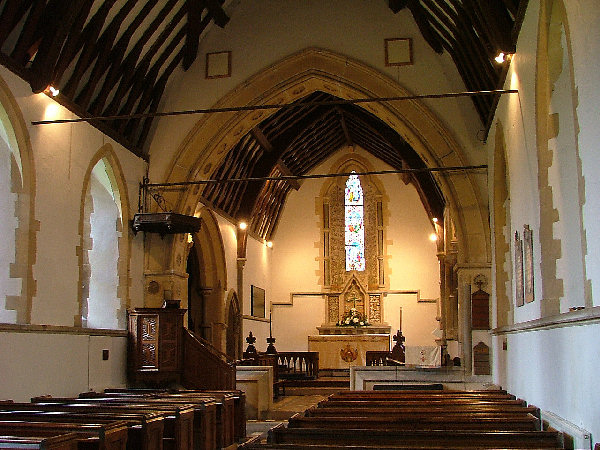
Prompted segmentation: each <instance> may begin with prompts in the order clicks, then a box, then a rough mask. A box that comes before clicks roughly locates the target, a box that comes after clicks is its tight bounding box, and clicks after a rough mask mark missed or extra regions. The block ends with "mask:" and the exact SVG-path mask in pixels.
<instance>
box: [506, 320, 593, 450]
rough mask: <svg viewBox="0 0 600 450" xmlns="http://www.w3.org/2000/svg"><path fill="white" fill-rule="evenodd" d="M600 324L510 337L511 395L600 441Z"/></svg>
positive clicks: (508, 356)
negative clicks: (599, 386) (599, 379)
mask: <svg viewBox="0 0 600 450" xmlns="http://www.w3.org/2000/svg"><path fill="white" fill-rule="evenodd" d="M599 335H600V325H599V324H595V325H588V326H571V327H564V328H555V329H551V330H539V331H534V332H524V333H516V334H511V335H508V350H507V352H508V355H507V360H508V361H507V364H508V379H507V386H506V388H507V389H508V390H509V392H510V393H512V394H514V395H516V396H517V397H519V398H523V399H525V400H527V402H528V403H531V404H533V405H535V406H537V407H539V408H541V409H543V410H545V411H550V412H552V413H554V414H556V415H558V416H560V417H562V418H563V419H566V420H568V421H569V422H571V423H573V424H575V425H577V426H579V427H581V428H584V429H586V430H588V431H589V432H591V433H592V437H593V438H594V441H595V442H599V441H600V439H599V438H598V437H599V436H600V408H598V404H599V402H600V392H598V389H597V388H596V380H597V373H598V367H597V366H598V364H597V363H598V360H600V348H599V347H598V345H597V339H598V336H599Z"/></svg>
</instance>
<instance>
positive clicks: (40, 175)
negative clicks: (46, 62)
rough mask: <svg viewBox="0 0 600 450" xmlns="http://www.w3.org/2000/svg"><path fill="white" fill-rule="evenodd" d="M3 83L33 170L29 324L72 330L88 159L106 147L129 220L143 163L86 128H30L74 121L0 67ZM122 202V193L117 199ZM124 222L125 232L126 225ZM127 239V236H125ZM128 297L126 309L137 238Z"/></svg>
mask: <svg viewBox="0 0 600 450" xmlns="http://www.w3.org/2000/svg"><path fill="white" fill-rule="evenodd" d="M0 76H1V77H2V78H3V79H4V80H5V81H6V83H7V84H8V86H9V87H10V89H11V92H12V93H13V95H14V97H15V100H16V102H17V104H18V106H19V108H20V109H21V111H22V114H23V117H24V120H25V124H26V126H27V132H28V134H29V139H30V141H31V147H32V150H33V161H34V164H33V167H34V168H35V174H34V178H35V182H36V184H35V188H36V191H35V217H34V218H35V220H37V221H39V226H40V230H39V232H38V233H37V241H36V242H37V248H36V258H35V265H34V267H33V276H34V279H35V281H36V295H35V297H34V299H33V306H32V323H37V324H49V325H66V326H72V325H73V323H74V317H75V316H76V315H78V314H79V305H78V300H77V284H78V279H79V262H78V258H77V254H76V247H77V246H78V245H80V243H81V242H80V240H81V238H80V235H79V230H78V225H79V220H80V205H81V199H82V190H83V181H84V180H83V179H84V175H85V172H86V170H87V169H88V166H89V164H90V162H91V159H92V158H93V156H94V155H95V154H96V152H97V151H98V150H99V149H100V147H102V146H103V145H104V144H106V143H110V144H111V146H112V148H113V150H114V152H115V154H116V155H117V158H118V159H119V163H120V165H121V168H122V171H123V176H124V177H125V183H126V185H127V195H128V197H127V198H128V200H129V205H130V213H131V217H132V215H133V213H135V212H136V210H137V204H138V185H139V182H140V181H141V179H142V177H143V175H144V172H145V166H146V164H145V162H144V161H143V160H141V159H140V158H138V157H136V156H134V155H133V154H132V153H131V152H129V151H128V150H126V149H125V148H123V147H122V146H120V145H119V144H117V143H116V142H114V141H112V140H111V139H109V138H107V137H105V136H104V135H103V134H102V133H100V132H99V131H97V130H96V129H95V128H93V127H91V126H89V125H88V124H86V123H78V124H57V125H43V126H33V125H31V121H34V120H41V119H59V118H73V117H74V115H73V114H72V113H70V112H69V111H67V110H66V109H65V108H63V107H62V106H60V105H59V104H58V103H56V102H55V101H54V100H52V99H51V98H49V97H47V96H46V95H44V94H33V93H32V92H31V88H30V87H29V85H28V84H27V83H25V82H24V81H23V80H21V79H19V78H18V77H16V76H15V75H14V74H12V73H11V72H9V71H8V70H6V69H5V68H3V67H0ZM121 196H122V198H125V193H121ZM131 217H128V218H127V227H128V226H129V225H128V221H129V219H131ZM127 232H128V233H129V231H127ZM130 255H131V256H130V280H131V287H130V290H129V296H130V299H131V306H140V305H141V304H142V299H143V276H142V274H143V265H142V263H143V234H139V235H138V236H137V237H133V235H132V234H131V248H130Z"/></svg>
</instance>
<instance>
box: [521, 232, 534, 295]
mask: <svg viewBox="0 0 600 450" xmlns="http://www.w3.org/2000/svg"><path fill="white" fill-rule="evenodd" d="M523 269H524V271H525V273H524V277H525V280H524V281H525V302H526V303H531V302H532V301H533V300H534V294H533V231H532V230H531V228H529V225H523Z"/></svg>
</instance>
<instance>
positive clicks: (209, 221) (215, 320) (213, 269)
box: [174, 207, 229, 350]
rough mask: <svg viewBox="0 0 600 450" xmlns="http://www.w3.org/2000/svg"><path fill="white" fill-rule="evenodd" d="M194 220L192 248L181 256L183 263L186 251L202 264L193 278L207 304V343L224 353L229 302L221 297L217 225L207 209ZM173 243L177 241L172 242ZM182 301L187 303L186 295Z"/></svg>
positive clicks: (223, 273)
mask: <svg viewBox="0 0 600 450" xmlns="http://www.w3.org/2000/svg"><path fill="white" fill-rule="evenodd" d="M195 216H196V217H199V218H200V221H201V224H200V230H199V231H198V232H197V233H195V234H194V243H195V245H194V246H193V247H190V246H188V251H186V252H184V255H185V258H183V260H184V261H187V259H188V256H189V251H194V252H196V254H197V256H198V260H199V261H202V263H203V267H202V269H203V270H202V274H197V275H198V276H199V277H200V279H201V282H202V284H203V287H204V288H207V293H206V296H207V297H206V301H208V302H209V305H208V306H207V307H206V311H205V313H206V317H204V320H205V321H206V325H208V326H209V327H210V330H211V331H210V333H211V336H210V338H209V340H211V341H212V344H213V345H215V346H216V347H217V348H218V349H219V350H222V349H225V345H226V335H225V326H226V324H227V319H228V316H227V314H228V312H227V306H228V301H229V299H228V298H226V295H225V294H226V292H227V265H226V261H225V245H224V243H223V238H222V236H221V231H220V229H219V223H218V222H217V219H216V217H215V215H214V214H213V212H212V211H211V210H210V209H209V208H206V207H202V208H201V209H200V210H198V211H197V212H196V213H195ZM174 241H176V242H177V241H180V240H179V239H175V240H174ZM186 242H187V241H186ZM184 270H185V268H184ZM183 297H184V298H185V302H187V299H188V295H187V293H186V295H184V296H183ZM184 307H188V308H190V309H191V306H190V305H187V304H185V305H184Z"/></svg>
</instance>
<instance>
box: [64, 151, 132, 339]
mask: <svg viewBox="0 0 600 450" xmlns="http://www.w3.org/2000/svg"><path fill="white" fill-rule="evenodd" d="M100 160H105V162H106V165H107V167H109V168H110V173H109V174H108V175H109V178H110V183H111V185H112V186H113V189H115V190H116V191H118V193H119V201H118V202H117V207H118V208H119V212H120V216H121V224H120V230H121V237H120V238H119V239H118V252H119V260H118V262H117V272H118V280H119V281H118V286H117V296H118V298H119V299H120V310H121V311H122V312H123V314H121V316H122V317H121V320H120V321H119V325H118V326H119V328H122V329H125V328H126V327H127V324H126V318H125V313H124V312H125V311H126V310H127V308H128V307H129V305H130V298H129V287H130V285H131V279H130V267H129V265H130V261H129V255H130V254H131V239H130V228H129V219H130V207H129V200H128V199H129V195H128V192H127V184H126V182H125V177H124V176H123V169H122V168H121V164H120V162H119V159H118V157H117V155H116V154H115V152H114V150H113V148H112V146H111V145H110V144H105V145H103V146H102V147H100V149H99V150H98V151H97V152H96V154H95V155H94V157H93V158H92V159H91V161H90V164H89V165H88V168H87V170H86V172H85V176H84V179H83V189H82V192H81V202H80V206H79V208H80V212H79V237H80V245H79V246H78V247H77V257H78V260H79V284H78V293H77V294H78V302H79V315H77V316H75V318H74V325H75V326H82V325H83V312H84V309H85V308H84V300H85V298H84V294H85V289H84V286H87V285H88V284H89V276H90V273H89V269H88V268H86V267H85V266H86V264H85V258H84V257H85V252H86V251H87V250H89V249H87V248H85V247H86V246H85V233H86V232H89V222H88V220H87V216H88V214H86V207H85V205H86V196H87V195H88V191H89V189H90V182H91V176H92V170H93V169H94V167H95V166H96V164H98V162H99V161H100Z"/></svg>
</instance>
